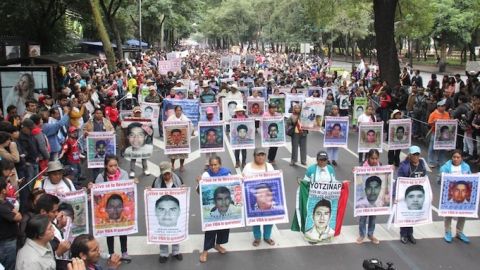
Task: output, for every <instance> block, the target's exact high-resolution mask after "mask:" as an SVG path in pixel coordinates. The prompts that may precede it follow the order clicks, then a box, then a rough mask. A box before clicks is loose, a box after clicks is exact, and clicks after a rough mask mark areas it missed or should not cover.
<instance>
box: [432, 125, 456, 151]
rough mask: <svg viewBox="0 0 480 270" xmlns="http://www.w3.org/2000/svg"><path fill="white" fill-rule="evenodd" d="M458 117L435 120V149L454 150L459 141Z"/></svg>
mask: <svg viewBox="0 0 480 270" xmlns="http://www.w3.org/2000/svg"><path fill="white" fill-rule="evenodd" d="M457 126H458V121H457V119H450V120H437V121H435V134H434V136H435V137H434V141H433V149H434V150H452V149H455V145H456V143H457Z"/></svg>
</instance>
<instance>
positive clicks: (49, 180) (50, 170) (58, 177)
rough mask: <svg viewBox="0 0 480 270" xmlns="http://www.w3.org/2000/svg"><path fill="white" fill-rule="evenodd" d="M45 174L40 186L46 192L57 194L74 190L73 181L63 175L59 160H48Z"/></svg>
mask: <svg viewBox="0 0 480 270" xmlns="http://www.w3.org/2000/svg"><path fill="white" fill-rule="evenodd" d="M47 175H48V176H47V177H45V179H44V180H43V181H42V184H41V187H40V188H41V189H44V190H45V192H46V193H51V194H58V193H66V192H70V191H75V190H76V189H75V186H74V185H73V182H72V181H71V180H70V179H68V178H66V177H64V171H63V164H62V163H61V162H60V161H59V160H55V161H50V162H48V167H47Z"/></svg>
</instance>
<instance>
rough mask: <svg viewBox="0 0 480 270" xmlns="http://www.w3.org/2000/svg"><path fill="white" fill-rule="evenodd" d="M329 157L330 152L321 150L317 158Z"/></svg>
mask: <svg viewBox="0 0 480 270" xmlns="http://www.w3.org/2000/svg"><path fill="white" fill-rule="evenodd" d="M321 159H328V154H327V152H325V151H320V152H318V154H317V160H321Z"/></svg>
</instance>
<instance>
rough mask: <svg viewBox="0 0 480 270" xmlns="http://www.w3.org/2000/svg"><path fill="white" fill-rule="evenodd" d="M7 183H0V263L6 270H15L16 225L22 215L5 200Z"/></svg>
mask: <svg viewBox="0 0 480 270" xmlns="http://www.w3.org/2000/svg"><path fill="white" fill-rule="evenodd" d="M6 192H7V183H6V182H5V181H0V228H2V229H1V230H0V263H1V264H2V265H3V266H4V267H5V269H6V270H15V260H16V258H17V231H18V225H17V223H18V222H20V220H22V215H21V214H20V213H19V212H18V210H17V209H15V208H14V207H13V205H12V204H11V203H10V202H8V201H7V200H6V198H5V195H6Z"/></svg>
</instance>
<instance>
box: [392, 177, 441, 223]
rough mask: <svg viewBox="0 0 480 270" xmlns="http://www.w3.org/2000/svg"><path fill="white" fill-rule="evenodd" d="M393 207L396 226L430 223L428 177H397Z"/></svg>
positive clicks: (430, 208)
mask: <svg viewBox="0 0 480 270" xmlns="http://www.w3.org/2000/svg"><path fill="white" fill-rule="evenodd" d="M396 201H398V203H397V204H396V205H395V207H394V211H395V217H394V225H395V226H396V227H407V226H417V225H424V224H429V223H432V189H431V187H430V181H428V177H420V178H406V177H398V178H397V186H396Z"/></svg>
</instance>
